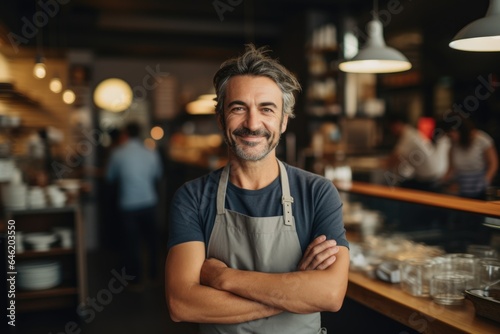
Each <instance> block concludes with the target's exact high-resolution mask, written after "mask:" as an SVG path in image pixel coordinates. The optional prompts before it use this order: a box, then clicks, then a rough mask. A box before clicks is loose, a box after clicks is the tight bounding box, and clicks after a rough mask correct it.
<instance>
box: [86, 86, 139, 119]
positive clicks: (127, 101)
mask: <svg viewBox="0 0 500 334" xmlns="http://www.w3.org/2000/svg"><path fill="white" fill-rule="evenodd" d="M133 97H134V94H133V92H132V89H131V88H130V86H129V84H128V83H126V82H125V81H123V80H122V79H117V78H111V79H106V80H104V81H102V82H101V83H100V84H99V85H97V87H96V89H95V91H94V103H95V104H96V106H98V107H99V108H101V109H104V110H108V111H112V112H121V111H124V110H125V109H127V108H128V107H130V105H131V104H132V99H133Z"/></svg>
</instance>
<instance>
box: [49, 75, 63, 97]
mask: <svg viewBox="0 0 500 334" xmlns="http://www.w3.org/2000/svg"><path fill="white" fill-rule="evenodd" d="M49 88H50V90H51V91H52V92H54V93H60V92H61V91H62V82H61V79H59V78H58V77H54V78H52V80H50V83H49Z"/></svg>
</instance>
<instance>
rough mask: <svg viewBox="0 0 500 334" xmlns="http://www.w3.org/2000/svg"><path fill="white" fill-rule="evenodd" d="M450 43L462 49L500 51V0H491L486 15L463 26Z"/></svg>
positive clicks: (451, 45) (453, 46)
mask: <svg viewBox="0 0 500 334" xmlns="http://www.w3.org/2000/svg"><path fill="white" fill-rule="evenodd" d="M449 45H450V47H451V48H453V49H457V50H462V51H475V52H488V51H500V0H490V6H489V7H488V11H487V12H486V16H485V17H483V18H481V19H479V20H476V21H473V22H471V23H469V24H468V25H466V26H465V27H463V28H462V30H460V31H459V32H458V33H457V34H456V36H455V37H454V38H453V40H452V41H451V42H450V44H449Z"/></svg>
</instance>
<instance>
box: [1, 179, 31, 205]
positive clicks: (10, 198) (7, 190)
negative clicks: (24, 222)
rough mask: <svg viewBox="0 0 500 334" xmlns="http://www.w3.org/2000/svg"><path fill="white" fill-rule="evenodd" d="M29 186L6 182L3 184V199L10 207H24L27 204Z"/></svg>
mask: <svg viewBox="0 0 500 334" xmlns="http://www.w3.org/2000/svg"><path fill="white" fill-rule="evenodd" d="M27 192H28V190H27V187H26V185H25V184H22V183H19V184H14V183H10V184H4V185H3V186H2V200H3V204H4V206H5V207H7V208H9V209H24V208H26V205H27Z"/></svg>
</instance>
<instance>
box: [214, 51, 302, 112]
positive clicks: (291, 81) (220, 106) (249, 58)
mask: <svg viewBox="0 0 500 334" xmlns="http://www.w3.org/2000/svg"><path fill="white" fill-rule="evenodd" d="M268 52H269V50H268V49H267V48H266V47H262V48H259V49H257V48H255V46H254V45H253V44H247V45H246V51H245V53H244V54H243V55H241V56H240V57H237V58H232V59H229V60H226V61H225V62H224V63H222V65H221V66H220V68H219V70H218V71H217V73H215V76H214V79H213V83H214V87H215V93H216V94H217V97H216V101H217V104H216V106H215V111H216V113H217V114H218V115H222V113H223V111H224V99H225V97H226V87H227V83H228V81H229V79H230V78H232V77H234V76H238V75H252V76H265V77H268V78H269V79H271V80H273V81H274V82H275V83H276V84H277V85H278V87H279V88H280V90H281V91H282V92H283V112H284V113H285V114H286V115H288V116H289V117H290V118H293V117H295V115H294V113H293V110H294V106H295V95H294V94H295V93H296V92H298V91H300V90H301V87H300V83H299V81H298V80H297V78H296V77H295V76H294V75H293V74H292V73H291V72H290V71H289V70H287V69H286V68H285V67H284V66H283V65H281V64H280V63H279V62H278V60H276V59H273V58H271V57H269V56H268V55H267V53H268Z"/></svg>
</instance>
